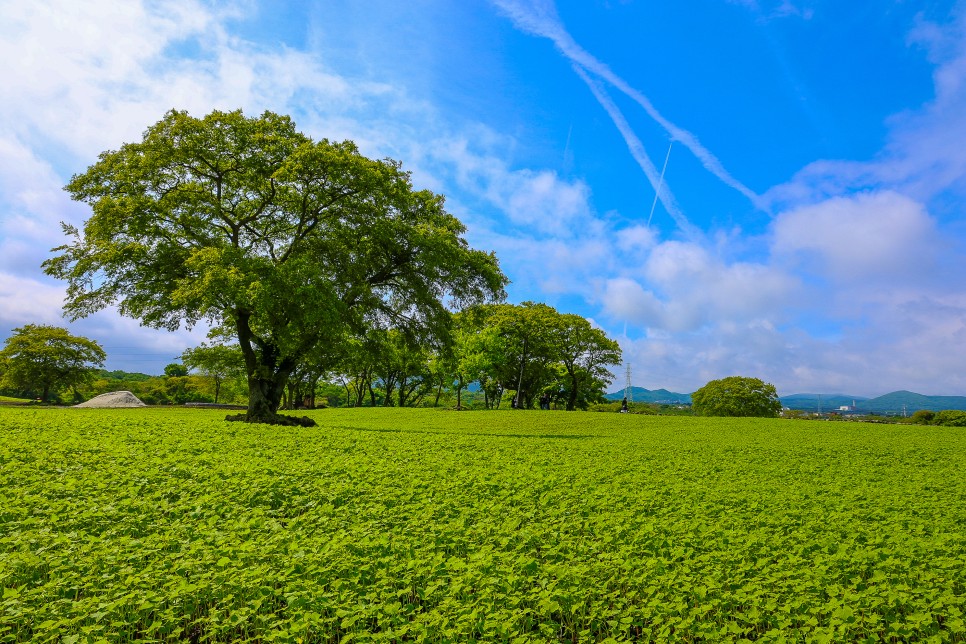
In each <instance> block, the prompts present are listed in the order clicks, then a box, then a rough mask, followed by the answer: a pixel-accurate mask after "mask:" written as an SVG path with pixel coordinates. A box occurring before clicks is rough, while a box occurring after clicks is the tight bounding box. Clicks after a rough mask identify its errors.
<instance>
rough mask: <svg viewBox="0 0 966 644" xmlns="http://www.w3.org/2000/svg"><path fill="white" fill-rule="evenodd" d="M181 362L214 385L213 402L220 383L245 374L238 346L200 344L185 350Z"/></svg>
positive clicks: (218, 392)
mask: <svg viewBox="0 0 966 644" xmlns="http://www.w3.org/2000/svg"><path fill="white" fill-rule="evenodd" d="M181 361H182V362H184V364H185V366H187V367H188V368H190V369H197V370H198V371H200V372H201V374H202V375H205V376H208V377H209V378H211V379H212V381H213V382H214V383H215V402H216V403H217V402H218V395H219V394H220V393H221V383H223V382H224V381H225V380H226V379H228V378H234V377H237V376H241V375H242V374H243V373H245V359H244V358H243V357H242V354H241V349H240V348H239V347H238V345H225V344H202V345H201V346H198V347H194V348H192V349H185V351H184V353H182V354H181Z"/></svg>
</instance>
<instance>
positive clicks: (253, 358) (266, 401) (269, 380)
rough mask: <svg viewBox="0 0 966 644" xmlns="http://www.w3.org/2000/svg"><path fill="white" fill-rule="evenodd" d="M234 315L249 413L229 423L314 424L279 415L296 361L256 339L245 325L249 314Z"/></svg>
mask: <svg viewBox="0 0 966 644" xmlns="http://www.w3.org/2000/svg"><path fill="white" fill-rule="evenodd" d="M235 313H236V318H235V324H236V330H237V332H238V345H239V346H240V347H241V350H242V355H243V356H244V358H245V370H246V371H247V374H248V412H247V413H246V414H244V415H237V416H228V420H244V421H246V422H249V423H269V424H272V425H281V424H285V425H289V424H295V425H304V426H312V425H315V424H316V423H315V422H314V421H313V420H311V419H309V418H303V419H297V418H293V417H291V416H279V415H278V408H279V406H280V405H281V403H282V397H283V395H284V392H285V385H286V383H288V378H289V376H290V375H291V374H292V372H293V371H294V370H295V366H296V361H295V359H294V358H292V357H290V356H289V357H281V356H279V355H278V347H277V346H275V345H274V344H273V343H272V342H269V341H265V340H262V339H260V338H258V337H257V336H256V335H255V334H254V333H253V332H252V330H251V327H250V326H249V325H248V320H249V318H250V315H249V314H248V313H246V312H244V311H236V312H235ZM253 345H254V346H253Z"/></svg>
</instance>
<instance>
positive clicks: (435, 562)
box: [0, 408, 966, 642]
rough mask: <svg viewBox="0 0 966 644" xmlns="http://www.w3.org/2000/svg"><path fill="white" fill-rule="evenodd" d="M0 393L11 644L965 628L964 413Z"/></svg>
mask: <svg viewBox="0 0 966 644" xmlns="http://www.w3.org/2000/svg"><path fill="white" fill-rule="evenodd" d="M222 416H223V412H222V413H217V412H212V411H207V410H176V409H172V410H162V409H147V410H144V409H140V410H100V409H89V410H75V409H64V410H48V409H39V408H0V586H2V587H3V596H2V600H0V641H2V642H25V641H37V642H45V641H50V642H53V641H63V642H79V641H99V640H101V639H106V640H108V641H127V640H133V639H139V640H144V641H151V640H193V641H242V640H248V641H304V642H350V641H351V642H377V641H378V642H393V641H405V640H412V641H431V642H438V641H447V642H463V641H487V642H501V641H506V642H525V641H550V642H554V641H567V642H570V641H580V642H584V641H603V640H607V639H609V638H611V639H613V640H618V641H624V640H631V641H633V640H637V641H653V640H656V641H667V640H672V641H732V640H738V639H741V638H747V639H752V640H761V641H808V642H812V641H814V642H822V641H835V642H842V641H883V640H885V641H890V640H891V641H914V640H930V641H966V623H964V615H963V613H964V610H966V480H964V476H963V472H966V433H964V432H961V431H958V430H955V429H951V428H938V427H909V426H885V425H863V424H843V423H834V424H832V423H798V422H794V421H780V420H726V419H697V418H680V417H678V418H663V417H646V416H629V415H621V414H567V413H564V412H544V413H538V412H510V411H506V412H489V413H488V412H470V413H454V412H445V411H437V410H400V409H387V410H383V409H360V410H324V411H319V412H314V416H315V418H316V419H317V420H318V421H319V422H320V424H321V426H320V427H318V428H310V429H305V428H276V427H267V426H245V425H243V424H239V423H226V422H224V421H222V420H221V418H222Z"/></svg>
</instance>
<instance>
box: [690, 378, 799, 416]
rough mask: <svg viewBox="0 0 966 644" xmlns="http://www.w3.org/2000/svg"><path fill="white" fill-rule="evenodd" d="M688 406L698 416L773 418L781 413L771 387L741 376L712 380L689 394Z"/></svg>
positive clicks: (778, 402) (774, 392) (779, 402)
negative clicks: (690, 406) (689, 401)
mask: <svg viewBox="0 0 966 644" xmlns="http://www.w3.org/2000/svg"><path fill="white" fill-rule="evenodd" d="M691 405H692V408H693V409H694V413H695V415H697V416H757V417H761V418H774V417H776V416H778V414H779V413H781V410H782V404H781V401H780V400H779V399H778V392H777V391H775V386H774V385H771V384H768V383H766V382H762V381H761V380H759V379H758V378H744V377H741V376H731V377H729V378H722V379H721V380H712V381H711V382H709V383H708V384H706V385H705V386H703V387H701V388H700V389H698V390H697V391H696V392H694V393H693V394H691Z"/></svg>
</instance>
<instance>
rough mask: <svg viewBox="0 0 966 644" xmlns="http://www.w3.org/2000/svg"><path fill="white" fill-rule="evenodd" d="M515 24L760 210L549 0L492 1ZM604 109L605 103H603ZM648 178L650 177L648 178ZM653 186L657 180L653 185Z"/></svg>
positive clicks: (709, 155) (750, 196)
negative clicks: (612, 91) (637, 109)
mask: <svg viewBox="0 0 966 644" xmlns="http://www.w3.org/2000/svg"><path fill="white" fill-rule="evenodd" d="M491 1H492V2H493V3H494V4H495V5H496V6H497V7H498V8H499V9H500V10H502V11H503V12H504V13H505V14H506V15H507V16H508V17H509V18H510V19H511V20H512V21H513V23H514V25H516V26H517V28H518V29H520V30H522V31H526V32H527V33H531V34H533V35H535V36H540V37H543V38H548V39H550V40H551V41H552V42H553V43H554V44H555V45H556V46H557V49H558V50H559V51H560V53H562V54H563V55H564V56H565V57H566V58H567V59H568V60H569V61H570V62H571V63H572V64H573V65H574V67H575V69H578V70H580V69H582V70H584V71H586V72H588V73H590V74H593V75H594V76H597V77H599V78H601V79H602V80H604V81H605V82H607V83H608V84H609V85H611V86H613V87H614V88H616V89H617V90H619V91H620V92H623V93H624V94H625V95H627V96H628V97H629V98H630V99H631V100H633V101H634V102H635V103H637V104H638V105H640V106H641V107H642V108H643V109H644V111H645V112H646V113H647V115H648V116H650V117H651V118H652V119H653V120H654V121H655V122H657V123H658V125H660V126H661V127H662V128H664V130H665V131H666V132H667V133H668V135H669V136H670V137H671V139H672V140H674V141H678V142H680V143H682V144H683V145H684V146H685V147H686V148H687V149H688V150H690V151H691V153H692V154H694V156H695V157H697V159H698V160H699V161H700V162H701V164H702V165H703V166H704V167H705V169H707V170H708V171H709V172H711V173H712V174H713V175H714V176H716V177H717V178H718V179H720V180H721V181H722V182H724V183H725V184H726V185H728V186H730V187H732V188H734V189H735V190H737V191H738V192H740V193H741V194H742V195H744V196H745V197H747V198H748V200H749V201H751V202H752V204H754V206H755V207H756V208H759V209H763V207H764V202H762V200H761V199H760V197H759V196H758V195H757V194H756V193H755V192H754V191H752V190H751V189H750V188H748V187H747V186H745V185H744V184H743V183H741V182H740V181H738V180H737V179H735V178H734V177H733V176H732V175H731V174H730V173H729V172H728V171H727V170H726V169H725V167H724V166H723V165H722V164H721V161H719V160H718V158H717V157H716V156H715V155H714V154H713V153H712V152H711V151H710V150H708V149H707V148H706V147H704V146H703V145H702V144H701V142H700V141H699V140H698V138H697V137H696V136H695V135H694V134H692V133H691V132H689V131H687V130H685V129H684V128H682V127H679V126H678V125H676V124H675V123H673V122H672V121H670V120H669V119H667V118H665V117H664V116H663V115H662V114H661V113H660V112H659V111H658V110H657V108H655V107H654V105H653V104H652V103H651V101H650V99H648V98H647V96H645V95H644V94H643V93H642V92H640V91H639V90H637V89H635V88H634V87H632V86H631V85H630V84H629V83H627V81H625V80H624V79H623V78H621V77H620V76H618V75H617V74H616V73H614V72H613V71H612V70H611V69H610V67H608V66H607V65H606V64H605V63H603V62H602V61H600V60H598V59H597V58H595V57H594V56H593V55H591V54H590V53H589V52H587V51H586V50H585V49H584V48H583V47H581V46H580V45H579V44H578V43H577V42H576V41H575V40H574V39H573V37H572V36H571V35H570V33H569V32H568V31H567V30H566V28H565V27H564V25H563V22H562V21H561V20H560V16H559V15H558V13H557V9H556V6H555V5H554V3H553V1H552V0H529V1H527V0H491ZM605 109H606V106H605ZM649 178H650V177H649ZM654 185H655V186H656V183H655V184H654Z"/></svg>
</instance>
